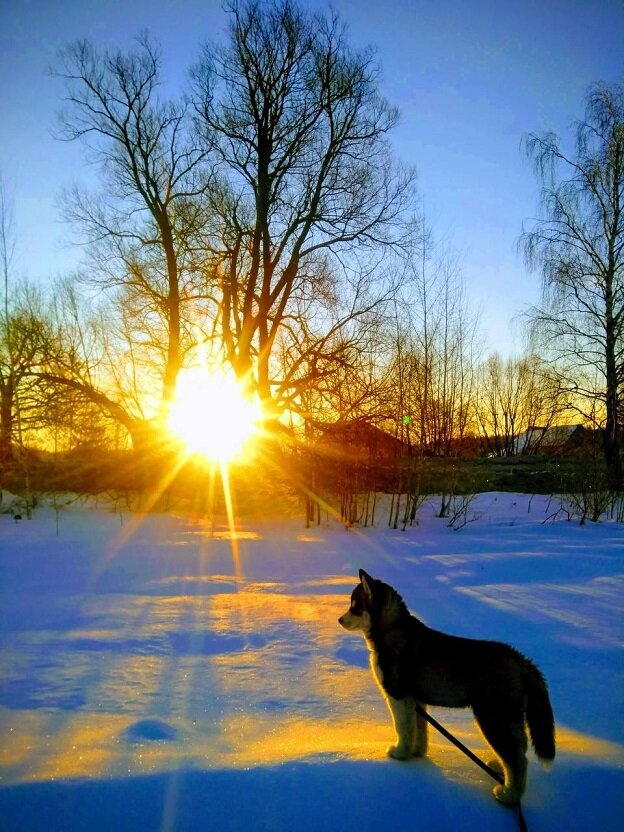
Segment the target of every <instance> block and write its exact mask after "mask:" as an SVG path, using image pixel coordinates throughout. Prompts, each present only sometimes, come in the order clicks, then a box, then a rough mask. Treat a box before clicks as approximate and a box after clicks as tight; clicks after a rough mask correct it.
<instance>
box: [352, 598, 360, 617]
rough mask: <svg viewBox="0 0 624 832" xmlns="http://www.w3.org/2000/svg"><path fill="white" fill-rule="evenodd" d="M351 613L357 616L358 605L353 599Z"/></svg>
mask: <svg viewBox="0 0 624 832" xmlns="http://www.w3.org/2000/svg"><path fill="white" fill-rule="evenodd" d="M351 612H354V613H358V614H359V605H358V602H357V601H356V600H355V598H353V599H352V601H351Z"/></svg>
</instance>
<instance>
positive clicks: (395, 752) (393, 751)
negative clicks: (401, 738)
mask: <svg viewBox="0 0 624 832" xmlns="http://www.w3.org/2000/svg"><path fill="white" fill-rule="evenodd" d="M410 756H411V755H410V752H409V749H408V748H406V747H405V746H403V745H391V746H390V748H389V749H388V757H392V759H393V760H409V758H410Z"/></svg>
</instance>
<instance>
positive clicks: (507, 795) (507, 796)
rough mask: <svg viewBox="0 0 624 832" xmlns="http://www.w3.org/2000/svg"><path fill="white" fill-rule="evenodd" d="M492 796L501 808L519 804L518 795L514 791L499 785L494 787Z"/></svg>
mask: <svg viewBox="0 0 624 832" xmlns="http://www.w3.org/2000/svg"><path fill="white" fill-rule="evenodd" d="M492 794H493V795H494V797H495V798H496V799H497V800H498V802H499V803H501V804H502V805H503V806H510V807H512V806H517V805H518V803H519V802H520V795H519V794H518V793H517V792H516V790H515V789H508V788H507V787H506V786H503V785H501V784H500V783H499V784H498V786H494V788H493V789H492Z"/></svg>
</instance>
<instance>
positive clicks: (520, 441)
mask: <svg viewBox="0 0 624 832" xmlns="http://www.w3.org/2000/svg"><path fill="white" fill-rule="evenodd" d="M586 436H587V430H586V428H584V427H583V425H553V426H551V427H547V428H545V427H538V426H537V425H534V426H533V427H530V428H529V429H528V430H526V431H524V433H521V434H520V435H519V436H518V437H517V438H516V440H515V453H516V454H517V455H519V456H521V455H528V454H537V453H546V454H555V453H565V452H567V451H572V450H574V449H575V448H578V447H579V446H580V445H581V444H582V443H583V441H584V440H585V438H586Z"/></svg>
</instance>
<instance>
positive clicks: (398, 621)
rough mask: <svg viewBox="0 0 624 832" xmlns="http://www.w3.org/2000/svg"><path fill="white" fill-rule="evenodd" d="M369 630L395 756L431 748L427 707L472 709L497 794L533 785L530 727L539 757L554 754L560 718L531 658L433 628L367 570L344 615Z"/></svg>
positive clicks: (506, 797)
mask: <svg viewBox="0 0 624 832" xmlns="http://www.w3.org/2000/svg"><path fill="white" fill-rule="evenodd" d="M338 621H339V623H340V624H341V625H342V626H343V627H344V628H345V629H346V630H353V631H356V630H359V631H361V632H362V633H363V635H364V637H365V639H366V642H367V644H368V647H369V649H370V651H371V668H372V670H373V674H374V676H375V678H376V680H377V682H378V684H379V687H380V688H381V690H382V693H383V694H384V696H385V698H386V701H387V703H388V708H389V710H390V713H391V715H392V719H393V722H394V727H395V729H396V733H397V742H396V744H395V745H393V746H391V747H390V748H389V749H388V753H389V755H390V756H391V757H394V758H395V759H397V760H406V759H408V758H409V757H411V756H416V757H421V756H424V755H425V754H426V752H427V723H426V721H425V720H424V719H423V717H422V716H419V715H418V714H417V712H416V707H415V706H416V703H418V704H420V705H421V706H423V707H424V706H425V705H441V706H446V707H449V708H465V707H472V710H473V713H474V717H475V720H476V722H477V724H478V726H479V727H480V729H481V731H482V733H483V735H484V737H485V739H486V740H487V741H488V743H489V744H490V745H491V747H492V748H493V750H494V751H495V752H496V754H497V755H498V758H499V759H500V762H499V761H498V760H496V761H494V764H495V765H496V768H497V769H498V770H499V771H500V772H501V773H502V774H503V775H504V778H505V782H504V785H502V784H499V785H497V786H495V787H494V790H493V794H494V796H495V797H496V799H497V800H498V801H500V802H501V803H502V804H504V805H506V806H514V805H516V804H517V803H518V802H519V801H520V798H521V797H522V795H523V793H524V790H525V786H526V769H527V759H526V751H527V732H526V725H528V729H529V733H530V735H531V740H532V743H533V747H534V749H535V752H536V754H537V756H538V757H539V758H540V759H541V760H543V761H545V762H550V761H552V760H553V759H554V756H555V737H554V717H553V712H552V707H551V704H550V699H549V696H548V689H547V687H546V682H545V680H544V677H543V676H542V674H541V673H540V671H539V670H538V668H537V667H536V665H535V664H534V663H533V662H532V661H531V660H530V659H528V658H526V656H523V655H522V654H521V653H520V652H518V651H517V650H515V649H514V648H513V647H510V646H509V645H508V644H503V643H502V642H498V641H483V640H480V639H469V638H460V637H458V636H451V635H447V634H446V633H441V632H438V631H437V630H432V629H431V628H429V627H427V626H426V625H425V624H423V622H422V621H419V620H418V619H417V618H416V617H415V616H413V615H411V614H410V612H409V610H408V609H407V607H406V605H405V603H404V601H403V599H402V598H401V596H400V595H399V594H398V592H397V591H396V590H395V589H393V588H392V587H391V586H389V585H388V584H385V583H383V581H379V580H376V579H375V578H371V576H370V575H368V574H367V573H366V572H364V570H363V569H360V583H359V584H358V585H357V586H356V587H355V589H354V590H353V593H352V594H351V605H350V607H349V609H348V610H347V612H346V613H345V614H344V615H343V616H341V617H340V618H339V619H338Z"/></svg>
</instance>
